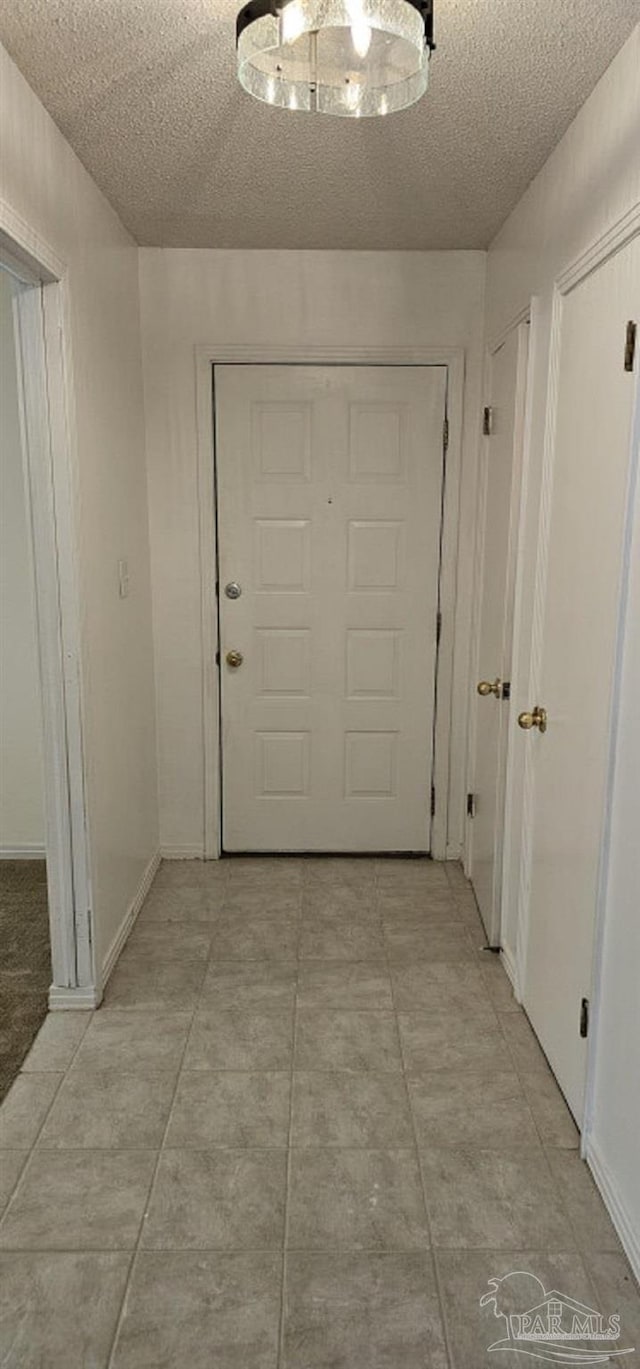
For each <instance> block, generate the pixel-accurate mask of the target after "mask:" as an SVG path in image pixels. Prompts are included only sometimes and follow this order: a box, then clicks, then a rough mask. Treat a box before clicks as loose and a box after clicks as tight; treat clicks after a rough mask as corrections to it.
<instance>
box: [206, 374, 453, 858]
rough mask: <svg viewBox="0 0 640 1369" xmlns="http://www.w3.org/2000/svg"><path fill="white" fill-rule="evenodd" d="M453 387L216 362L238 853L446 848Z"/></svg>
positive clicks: (223, 630) (225, 681)
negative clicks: (442, 682) (440, 638)
mask: <svg viewBox="0 0 640 1369" xmlns="http://www.w3.org/2000/svg"><path fill="white" fill-rule="evenodd" d="M445 387H446V369H445V368H443V367H414V368H409V367H375V368H372V367H337V366H335V367H313V366H221V367H216V464H217V487H218V539H219V575H220V586H221V591H220V635H221V658H222V664H221V710H222V766H223V845H224V848H225V849H226V850H228V851H241V850H256V851H259V850H260V851H276V850H289V851H296V850H303V851H312V850H320V851H322V850H329V851H341V850H343V851H349V850H351V851H367V850H381V851H384V850H416V851H428V849H429V839H430V788H431V772H432V736H433V721H434V682H435V664H436V615H437V606H438V577H439V557H440V552H439V544H440V520H441V503H442V469H443V453H442V430H443V420H444V413H445ZM230 581H237V582H238V583H239V584H240V586H241V590H242V592H241V595H240V597H239V598H236V599H230V598H228V597H227V596H226V594H225V585H226V584H227V583H228V582H230ZM231 649H234V650H237V651H240V652H241V654H242V657H243V660H242V664H241V665H239V666H236V667H233V666H229V665H228V664H227V662H226V654H227V652H228V651H229V650H231Z"/></svg>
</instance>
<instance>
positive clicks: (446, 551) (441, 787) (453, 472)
mask: <svg viewBox="0 0 640 1369" xmlns="http://www.w3.org/2000/svg"><path fill="white" fill-rule="evenodd" d="M278 364H279V365H298V366H304V365H310V366H313V365H323V364H324V365H333V366H340V365H342V366H357V365H362V366H444V367H446V368H447V386H446V414H447V417H448V420H449V444H448V450H447V466H446V480H445V484H444V494H443V515H442V559H441V567H440V606H441V612H442V635H441V638H440V649H439V652H438V664H437V673H436V689H437V697H438V709H437V713H436V728H435V750H434V767H433V775H434V785H435V791H436V802H435V814H434V817H433V821H432V828H431V851H432V855H433V857H434V859H437V860H444V859H446V857H447V837H448V826H449V813H450V810H451V807H452V804H453V803H454V802H456V801H459V802H460V803H461V802H462V789H463V773H462V769H461V773H460V777H459V781H458V789H459V793H457V792H455V793H454V792H453V786H452V780H453V778H454V766H453V765H452V756H451V749H452V748H451V738H452V733H453V728H452V719H453V717H454V716H455V715H456V714H457V713H458V712H459V727H460V728H461V730H462V733H463V739H464V735H465V734H466V717H465V712H464V704H463V706H462V708H457V702H458V701H457V700H456V699H455V698H454V683H455V682H454V656H455V649H456V646H458V650H461V651H464V650H466V648H465V646H464V644H463V643H460V644H457V642H456V585H457V579H458V509H459V503H460V483H461V467H462V410H463V389H464V351H463V349H461V348H452V347H426V348H404V347H356V348H340V347H315V346H306V347H305V348H304V349H302V350H298V351H294V349H293V348H292V347H281V346H277V345H253V344H247V345H245V346H230V347H221V346H208V345H206V344H202V345H199V346H196V348H195V366H196V377H195V379H196V421H197V434H198V457H197V465H198V511H199V512H198V518H199V543H200V545H199V552H200V591H201V592H200V623H201V638H202V738H203V755H204V795H203V798H204V831H203V852H204V858H205V860H215V859H217V858H218V857H219V856H220V825H221V824H220V814H221V792H220V720H219V707H220V705H219V687H218V672H217V666H216V653H217V652H218V650H219V640H218V626H217V602H216V585H215V574H214V569H213V568H214V567H215V566H216V564H217V545H216V524H215V509H216V504H215V500H216V492H215V479H214V461H213V454H214V439H215V433H214V423H213V403H212V375H213V368H214V367H215V366H216V365H218V366H222V365H253V366H256V365H278ZM462 756H464V740H463V747H462ZM454 854H457V853H454Z"/></svg>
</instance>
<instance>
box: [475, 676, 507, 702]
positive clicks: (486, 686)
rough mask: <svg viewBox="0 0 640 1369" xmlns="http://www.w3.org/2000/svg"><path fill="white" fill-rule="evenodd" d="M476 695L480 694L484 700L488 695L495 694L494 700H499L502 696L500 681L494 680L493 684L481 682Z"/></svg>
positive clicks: (485, 681) (486, 681)
mask: <svg viewBox="0 0 640 1369" xmlns="http://www.w3.org/2000/svg"><path fill="white" fill-rule="evenodd" d="M478 694H481V695H482V697H483V699H486V697H487V695H488V694H495V696H496V699H499V698H500V696H501V694H502V680H500V679H497V680H494V682H493V684H491V681H490V680H481V681H480V684H479V685H478Z"/></svg>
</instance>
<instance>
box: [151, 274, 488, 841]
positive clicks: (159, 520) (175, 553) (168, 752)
mask: <svg viewBox="0 0 640 1369" xmlns="http://www.w3.org/2000/svg"><path fill="white" fill-rule="evenodd" d="M484 266H485V257H484V253H480V252H432V253H393V252H386V253H382V252H381V253H375V252H258V251H254V252H243V251H237V252H236V251H207V250H175V249H174V250H169V251H167V250H162V249H155V248H154V249H151V248H149V249H143V250H142V251H141V253H140V285H141V301H142V331H143V353H144V373H145V401H146V417H147V452H148V484H149V506H150V522H151V552H152V579H153V596H154V637H155V653H156V692H157V704H158V758H159V791H160V831H161V845H162V848H163V849H164V850H170V851H173V852H176V851H180V852H182V853H191V854H197V853H201V852H202V849H203V830H204V815H203V725H202V643H201V625H200V565H199V559H198V558H199V548H198V489H197V467H196V458H197V444H196V410H195V350H194V349H195V347H196V345H198V344H202V345H210V346H211V347H212V348H213V349H214V350H215V347H216V346H229V345H234V344H235V345H238V344H241V345H242V344H253V345H260V344H262V345H265V344H266V345H269V344H271V345H273V344H277V345H279V346H281V347H283V348H286V349H288V353H289V355H290V356H291V357H295V356H296V355H297V354H298V353H303V352H304V348H305V346H307V347H308V346H310V345H318V346H323V347H326V348H331V347H334V348H335V349H336V352H337V351H338V350H339V349H340V348H349V347H353V348H356V347H358V346H360V347H367V346H377V347H384V346H390V347H393V346H398V347H405V348H410V347H416V348H417V347H437V346H442V347H461V348H464V349H465V352H466V387H465V389H466V392H465V424H464V438H463V442H464V451H463V463H464V471H465V476H464V480H465V483H464V489H463V495H462V505H461V511H460V530H461V541H462V545H463V547H465V548H468V547H469V546H470V545H471V540H472V529H473V518H474V513H473V510H474V501H475V465H476V456H477V430H478V413H479V402H480V378H481V357H482V323H483V315H482V308H483V290H484ZM211 575H212V576H213V575H214V568H213V566H212V567H211ZM465 576H466V578H465ZM469 579H470V565H468V564H467V565H466V570H465V571H464V572H463V575H462V579H461V582H460V605H459V615H458V623H457V636H456V641H457V645H456V652H457V656H456V677H455V683H454V692H455V720H454V745H453V755H452V771H453V778H454V788H455V794H454V797H453V804H452V829H451V837H452V844H453V847H454V849H455V847H456V845H457V846H458V849H459V844H460V841H461V838H462V828H463V808H462V802H463V801H462V789H463V783H464V756H465V735H464V734H465V727H466V689H467V666H468V646H469V611H470V599H471V590H470V583H469Z"/></svg>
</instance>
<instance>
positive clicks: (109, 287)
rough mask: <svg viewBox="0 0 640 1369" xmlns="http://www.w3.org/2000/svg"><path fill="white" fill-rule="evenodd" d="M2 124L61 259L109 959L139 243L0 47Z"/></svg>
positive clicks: (134, 594)
mask: <svg viewBox="0 0 640 1369" xmlns="http://www.w3.org/2000/svg"><path fill="white" fill-rule="evenodd" d="M0 130H1V133H0V139H1V141H0V167H1V182H0V197H1V200H3V201H4V202H5V203H6V204H8V206H9V207H10V209H11V211H12V212H13V214H14V215H17V216H19V218H20V219H21V220H22V221H23V222H24V223H25V224H26V225H27V226H28V228H29V230H30V231H31V232H32V233H34V232H35V233H37V234H39V235H40V236H41V237H42V238H43V239H44V240H45V241H46V242H47V243H48V244H49V245H50V247H51V248H52V249H53V251H54V252H56V253H57V255H58V256H59V257H60V258H62V260H63V261H64V263H65V264H66V273H65V274H66V279H67V282H68V298H69V323H70V335H71V336H70V342H71V354H72V368H73V377H72V384H73V395H74V409H75V413H74V416H73V417H74V423H75V430H76V434H77V444H76V450H75V452H74V454H73V455H74V460H75V471H74V476H75V482H76V496H77V498H76V532H77V556H78V569H79V581H80V590H81V596H82V603H81V611H82V623H81V634H82V662H81V667H82V677H83V706H84V730H85V750H86V768H87V804H88V820H89V845H90V858H91V873H92V882H93V898H94V916H95V926H96V937H97V942H98V954H99V958H100V959H101V960H104V956H105V954H106V952H107V949H108V947H109V945H110V944H111V942H112V939H113V937H114V936H115V934H116V933H117V930H118V928H119V926H120V925H121V923H122V920H123V918H124V916H125V914H126V912H127V910H128V908H129V905H130V903H131V901H132V899H133V898H134V895H135V893H136V890H137V888H138V886H139V883H140V880H141V878H142V875H143V872H144V870H145V868H146V866H147V864H148V862H149V861H150V859H151V858H152V856H153V855H154V853H155V850H156V847H157V806H156V774H155V719H154V710H155V703H154V692H153V655H152V639H151V610H150V584H149V545H148V523H147V503H146V498H147V496H146V474H145V449H144V442H145V434H144V416H143V391H142V374H141V364H140V327H139V298H138V254H137V249H136V246H135V244H134V243H133V242H132V240H131V238H130V237H129V236H128V234H127V233H126V232H125V230H124V228H123V227H122V225H121V223H120V221H119V219H118V218H117V216H116V214H115V213H114V211H113V210H112V209H111V208H110V206H109V205H108V204H107V202H106V200H105V199H104V197H103V196H102V195H101V193H100V192H99V191H98V189H97V187H96V186H95V184H94V182H93V181H92V180H91V178H90V177H89V176H88V175H87V173H86V171H85V170H84V169H83V167H82V166H81V164H80V162H79V161H78V159H77V157H76V156H75V154H74V153H73V152H72V151H71V149H70V147H69V145H68V144H67V143H66V142H65V140H64V138H63V137H62V136H61V134H60V132H59V131H58V129H57V128H56V127H55V125H54V124H53V122H52V120H51V119H50V118H49V116H48V114H47V113H46V112H45V110H44V109H43V107H42V105H41V104H40V103H39V101H38V100H37V99H36V97H35V96H34V94H33V92H32V91H31V89H30V87H29V86H28V85H27V83H26V82H25V80H24V79H23V77H22V76H21V75H20V73H19V72H18V70H17V68H16V67H15V65H14V64H13V63H12V62H11V60H10V58H9V57H8V56H7V54H6V52H5V51H4V50H3V49H0ZM0 207H1V205H0ZM119 557H127V558H128V560H129V568H130V577H131V593H130V597H129V598H128V599H120V598H119V597H118V577H117V562H118V558H119Z"/></svg>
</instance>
